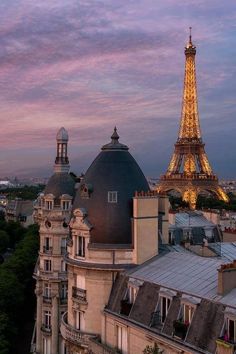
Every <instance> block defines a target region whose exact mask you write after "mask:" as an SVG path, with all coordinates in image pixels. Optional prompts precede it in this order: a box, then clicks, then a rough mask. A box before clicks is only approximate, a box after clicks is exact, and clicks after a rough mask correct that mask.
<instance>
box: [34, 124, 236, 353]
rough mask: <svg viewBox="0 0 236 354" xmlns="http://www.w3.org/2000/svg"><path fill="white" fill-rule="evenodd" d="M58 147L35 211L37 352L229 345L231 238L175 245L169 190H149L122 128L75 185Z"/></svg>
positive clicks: (222, 348)
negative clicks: (210, 251)
mask: <svg viewBox="0 0 236 354" xmlns="http://www.w3.org/2000/svg"><path fill="white" fill-rule="evenodd" d="M64 133H65V132H64V131H63V134H62V132H61V131H60V134H59V137H58V142H57V143H58V144H59V143H60V142H61V141H63V142H66V144H67V140H68V139H67V138H68V137H67V135H66V134H65V135H64ZM62 136H64V137H66V138H65V139H64V138H63V139H64V140H63V139H62V138H61V137H62ZM58 151H59V152H58V157H57V159H56V165H55V174H54V175H53V176H52V177H51V179H50V181H49V183H48V185H47V187H46V190H45V193H44V195H43V196H42V197H41V199H40V200H39V206H38V211H37V213H36V216H37V218H38V220H39V223H40V240H41V243H40V244H41V245H40V252H39V266H38V267H37V269H36V272H35V277H36V280H37V287H36V294H37V321H36V323H37V328H36V337H37V341H36V349H35V350H36V353H38V354H56V353H59V354H84V353H89V354H112V353H113V354H118V353H123V354H142V353H144V351H145V348H146V350H147V349H148V347H149V349H150V348H153V347H154V346H155V345H156V346H157V347H158V348H159V349H160V350H163V353H164V354H171V353H176V354H177V353H182V354H184V353H185V354H187V353H205V354H209V353H218V354H233V353H234V350H235V343H236V263H235V261H234V260H235V259H236V247H235V245H234V244H233V243H232V244H222V253H221V256H219V255H217V253H216V254H215V256H212V257H201V256H199V255H196V254H193V252H190V251H189V250H188V249H186V248H183V247H181V245H173V246H172V245H170V244H169V230H168V223H169V220H168V210H169V202H168V198H167V197H166V196H165V195H159V194H157V193H156V192H153V191H150V189H149V185H148V183H147V181H146V178H145V177H144V175H143V173H142V171H141V169H140V168H139V166H138V165H137V163H136V161H135V160H134V158H133V157H132V156H131V154H130V153H129V151H128V147H127V146H126V145H124V144H121V143H120V142H119V136H118V134H117V131H116V129H115V130H114V132H113V134H112V136H111V142H110V143H108V144H106V145H104V146H103V147H102V149H101V152H100V153H99V155H98V156H97V157H96V158H95V160H94V161H93V163H92V164H91V166H90V167H89V169H88V170H87V172H86V173H85V175H84V177H83V179H81V180H80V183H79V184H77V185H76V189H75V188H74V187H75V182H74V180H73V179H72V178H71V177H70V175H69V174H68V170H69V166H68V159H67V155H66V158H65V156H64V158H62V156H60V151H63V149H61V148H58ZM51 181H53V182H51ZM59 181H60V183H59ZM59 186H60V187H59ZM74 190H75V193H74ZM64 202H67V204H64ZM40 203H41V204H40ZM65 205H66V209H65ZM68 224H69V228H68ZM47 238H50V239H51V241H47ZM66 238H67V253H65V254H64V255H63V254H62V253H64V252H60V245H62V244H63V245H64V242H65V239H66ZM62 240H63V241H62ZM45 242H46V243H47V242H48V243H47V245H48V246H49V247H52V249H51V251H50V254H48V253H45V252H44V246H45V245H46V244H45ZM50 242H51V243H50ZM49 261H51V262H50V263H49ZM49 264H50V267H49ZM65 264H67V272H65V270H66V268H65ZM63 270H64V272H63ZM66 276H68V293H67V296H65V297H66V298H67V303H65V302H64V301H66V300H65V297H61V294H62V289H64V288H63V286H64V285H65V286H66V285H67V282H66ZM49 288H50V291H51V292H50V293H49V294H50V296H46V297H47V299H46V301H45V299H44V296H45V294H48V290H46V289H49ZM65 294H66V291H65V292H64V295H65ZM49 299H50V300H49Z"/></svg>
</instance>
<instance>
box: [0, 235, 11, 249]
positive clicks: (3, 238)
mask: <svg viewBox="0 0 236 354" xmlns="http://www.w3.org/2000/svg"><path fill="white" fill-rule="evenodd" d="M9 240H10V238H9V235H8V234H7V233H6V231H4V230H0V253H3V252H5V251H6V249H7V247H9Z"/></svg>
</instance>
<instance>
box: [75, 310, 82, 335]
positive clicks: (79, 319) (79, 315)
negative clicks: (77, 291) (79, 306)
mask: <svg viewBox="0 0 236 354" xmlns="http://www.w3.org/2000/svg"><path fill="white" fill-rule="evenodd" d="M75 327H76V329H79V330H80V331H83V330H84V313H83V312H82V311H76V312H75Z"/></svg>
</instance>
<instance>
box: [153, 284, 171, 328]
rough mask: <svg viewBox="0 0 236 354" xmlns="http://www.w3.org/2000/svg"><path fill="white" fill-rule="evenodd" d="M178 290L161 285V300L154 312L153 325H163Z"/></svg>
mask: <svg viewBox="0 0 236 354" xmlns="http://www.w3.org/2000/svg"><path fill="white" fill-rule="evenodd" d="M174 296H176V291H173V290H169V289H167V288H164V287H161V288H160V290H159V301H158V304H157V307H156V310H155V311H154V312H153V313H152V318H151V323H150V326H151V327H156V326H162V325H163V324H164V322H165V320H166V317H167V314H168V311H169V308H170V305H171V302H172V299H173V297H174Z"/></svg>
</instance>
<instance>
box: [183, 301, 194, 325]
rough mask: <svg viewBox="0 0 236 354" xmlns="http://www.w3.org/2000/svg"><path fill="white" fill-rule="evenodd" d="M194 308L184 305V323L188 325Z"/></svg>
mask: <svg viewBox="0 0 236 354" xmlns="http://www.w3.org/2000/svg"><path fill="white" fill-rule="evenodd" d="M193 313H194V307H193V306H191V305H190V304H184V323H186V324H189V323H191V321H192V318H193Z"/></svg>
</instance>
